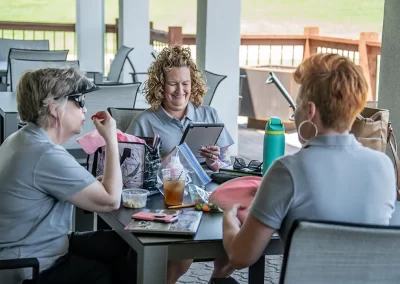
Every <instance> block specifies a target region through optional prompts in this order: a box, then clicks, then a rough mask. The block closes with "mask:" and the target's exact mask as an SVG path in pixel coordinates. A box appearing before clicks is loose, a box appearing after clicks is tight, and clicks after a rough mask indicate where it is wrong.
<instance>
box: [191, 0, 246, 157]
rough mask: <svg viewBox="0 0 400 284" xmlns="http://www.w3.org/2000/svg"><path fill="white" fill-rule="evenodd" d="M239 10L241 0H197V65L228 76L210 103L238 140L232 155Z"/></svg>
mask: <svg viewBox="0 0 400 284" xmlns="http://www.w3.org/2000/svg"><path fill="white" fill-rule="evenodd" d="M227 7H229V9H228V8H227ZM240 9H241V0H218V1H216V0H197V36H196V55H197V64H198V67H199V68H200V69H202V70H207V71H210V72H213V73H217V74H221V75H226V76H228V77H227V78H226V79H225V80H223V81H222V82H221V84H220V85H219V86H218V88H217V91H216V92H215V95H214V98H213V101H212V105H211V106H213V107H214V108H215V109H217V111H218V115H219V117H220V119H221V120H222V121H223V122H224V124H225V127H226V128H227V129H228V131H229V133H230V134H231V135H232V138H233V140H234V141H235V145H233V146H232V147H231V154H232V155H237V153H238V144H237V143H238V124H237V117H238V114H239V110H238V106H239V80H240V77H239V73H240V69H239V47H240ZM228 11H229V12H228ZM221 15H224V16H223V17H222V16H221Z"/></svg>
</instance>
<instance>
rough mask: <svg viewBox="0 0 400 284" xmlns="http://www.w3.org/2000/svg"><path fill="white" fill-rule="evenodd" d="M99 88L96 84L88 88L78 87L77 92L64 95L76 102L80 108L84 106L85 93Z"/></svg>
mask: <svg viewBox="0 0 400 284" xmlns="http://www.w3.org/2000/svg"><path fill="white" fill-rule="evenodd" d="M99 89H100V88H99V87H97V86H93V87H91V88H89V89H84V88H80V90H78V92H74V93H70V94H68V95H66V96H64V97H66V98H67V99H68V100H69V101H74V102H76V103H77V104H78V105H79V107H80V108H84V107H85V94H87V93H91V92H94V91H97V90H99Z"/></svg>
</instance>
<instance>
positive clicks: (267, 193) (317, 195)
mask: <svg viewBox="0 0 400 284" xmlns="http://www.w3.org/2000/svg"><path fill="white" fill-rule="evenodd" d="M395 201H396V179H395V173H394V168H393V164H392V162H391V160H390V159H389V157H388V156H387V155H385V154H384V153H381V152H378V151H375V150H372V149H370V148H366V147H363V146H362V145H361V144H360V143H359V142H357V140H356V139H355V137H354V135H353V134H349V135H324V136H317V137H315V138H313V139H311V140H310V141H308V142H307V143H306V144H305V145H304V147H303V148H302V149H301V150H300V151H299V152H297V153H296V154H294V155H291V156H284V157H282V158H280V159H279V160H277V161H275V162H274V163H273V164H272V165H271V168H270V169H268V171H267V173H266V175H265V176H264V178H263V180H262V183H261V185H260V188H259V190H258V192H257V194H256V197H255V199H254V201H253V203H252V205H251V207H250V214H252V215H253V216H254V217H255V218H257V219H258V220H259V221H260V222H262V223H263V224H265V225H267V226H269V227H271V228H274V229H278V230H279V231H280V234H281V236H282V238H283V239H284V240H286V237H287V234H288V231H289V229H290V227H291V225H292V223H293V221H294V220H296V219H299V218H306V219H317V220H328V221H341V222H352V223H362V224H376V225H388V224H389V220H390V218H391V216H392V214H393V212H394V206H395Z"/></svg>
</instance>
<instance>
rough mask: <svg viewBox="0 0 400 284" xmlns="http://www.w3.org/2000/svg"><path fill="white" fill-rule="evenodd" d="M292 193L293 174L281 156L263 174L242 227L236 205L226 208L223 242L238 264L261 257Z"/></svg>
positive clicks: (250, 261) (233, 261)
mask: <svg viewBox="0 0 400 284" xmlns="http://www.w3.org/2000/svg"><path fill="white" fill-rule="evenodd" d="M293 195H294V183H293V180H292V176H291V174H290V173H289V171H288V170H287V168H286V167H285V166H284V165H283V164H282V162H280V161H279V160H278V161H276V162H275V163H274V164H273V165H271V168H270V169H269V170H268V171H267V173H266V175H265V176H264V178H263V181H262V183H261V185H260V188H259V189H258V191H257V194H256V196H255V199H254V200H253V202H252V205H251V207H250V210H249V215H248V216H247V218H246V220H245V221H244V223H243V226H242V227H240V225H239V224H240V223H239V220H238V219H237V217H236V214H237V207H236V206H234V207H233V208H232V209H229V210H226V211H225V213H224V220H223V244H224V248H225V251H226V253H227V254H228V257H229V261H230V262H231V264H232V265H233V266H234V267H235V268H237V269H241V268H244V267H248V266H250V265H252V264H253V263H255V262H256V261H257V260H258V259H259V258H260V256H261V255H262V253H263V251H264V250H265V248H266V246H267V245H268V243H269V241H270V239H271V236H272V235H273V233H274V232H275V231H276V230H278V229H280V226H281V223H282V221H283V219H284V218H285V216H286V214H287V212H288V211H289V208H290V206H291V203H292V200H293Z"/></svg>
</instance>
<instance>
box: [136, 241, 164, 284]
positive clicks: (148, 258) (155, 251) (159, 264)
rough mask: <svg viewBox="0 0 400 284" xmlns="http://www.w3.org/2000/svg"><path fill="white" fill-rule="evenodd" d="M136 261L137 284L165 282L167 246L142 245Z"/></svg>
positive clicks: (160, 283) (159, 283) (161, 283)
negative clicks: (142, 247) (141, 250)
mask: <svg viewBox="0 0 400 284" xmlns="http://www.w3.org/2000/svg"><path fill="white" fill-rule="evenodd" d="M137 262H138V263H137V278H136V279H137V282H136V283H137V284H142V283H143V284H145V283H157V284H163V283H165V284H166V283H167V265H168V246H146V247H144V249H143V253H138V254H137Z"/></svg>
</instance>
